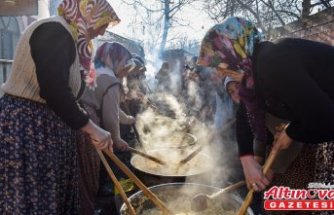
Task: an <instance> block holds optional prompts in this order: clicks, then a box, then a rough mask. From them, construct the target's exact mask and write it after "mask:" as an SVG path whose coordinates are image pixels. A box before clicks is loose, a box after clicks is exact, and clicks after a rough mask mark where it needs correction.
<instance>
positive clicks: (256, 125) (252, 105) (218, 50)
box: [197, 17, 266, 141]
mask: <svg viewBox="0 0 334 215" xmlns="http://www.w3.org/2000/svg"><path fill="white" fill-rule="evenodd" d="M261 39H262V34H261V33H260V32H259V31H258V30H257V28H256V27H255V25H254V24H253V23H251V22H250V21H248V20H245V19H243V18H240V17H230V18H228V19H226V20H225V21H224V22H223V23H221V24H218V25H215V26H214V27H212V28H211V29H210V30H209V31H208V33H207V34H206V35H205V37H204V39H203V41H202V44H201V51H200V56H199V58H198V60H197V63H198V64H200V65H203V66H209V67H215V68H217V67H218V66H219V65H220V64H223V65H224V67H225V68H226V69H231V70H234V71H237V72H241V73H244V78H243V80H242V83H241V85H240V90H239V95H240V99H241V101H242V102H243V103H244V104H245V106H246V109H247V115H248V119H249V123H250V126H251V128H252V131H253V133H254V135H255V137H256V138H257V139H259V140H261V141H265V139H266V130H265V118H264V117H265V114H264V111H263V109H262V108H261V107H260V105H259V101H258V98H257V95H256V93H255V88H254V80H253V71H252V69H253V68H252V61H251V57H252V55H253V52H254V47H255V45H256V44H257V43H258V42H259V41H261Z"/></svg>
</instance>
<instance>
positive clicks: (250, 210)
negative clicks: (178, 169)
mask: <svg viewBox="0 0 334 215" xmlns="http://www.w3.org/2000/svg"><path fill="white" fill-rule="evenodd" d="M168 186H172V187H181V188H182V187H183V186H197V187H201V188H208V189H211V190H212V191H213V192H217V191H219V190H221V189H222V188H219V187H215V186H211V185H207V184H201V183H180V182H177V183H166V184H159V185H154V186H151V187H148V189H149V190H150V191H152V190H155V189H159V188H160V187H168ZM153 193H154V192H153ZM207 194H209V193H207ZM231 194H232V195H233V198H234V199H235V200H236V201H239V202H240V206H241V204H242V202H243V199H242V198H241V197H240V196H238V195H236V194H233V193H231ZM139 195H143V196H145V194H144V193H143V191H142V190H139V191H137V192H136V193H134V194H132V195H131V196H130V197H128V200H129V202H130V203H131V201H132V200H133V199H135V198H137V197H138V196H139ZM126 207H127V206H126V204H125V203H123V204H122V206H121V208H120V210H119V211H120V214H123V213H122V211H124V210H126ZM247 214H248V215H254V212H253V210H252V209H251V208H250V207H249V208H247Z"/></svg>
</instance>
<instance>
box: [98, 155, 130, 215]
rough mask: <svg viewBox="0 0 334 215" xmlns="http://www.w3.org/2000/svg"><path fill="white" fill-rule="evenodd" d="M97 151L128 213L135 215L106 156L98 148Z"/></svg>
mask: <svg viewBox="0 0 334 215" xmlns="http://www.w3.org/2000/svg"><path fill="white" fill-rule="evenodd" d="M97 153H98V154H99V157H100V159H101V161H102V163H103V165H104V167H105V168H106V170H107V172H108V174H109V176H110V178H111V179H112V181H113V182H114V184H115V186H116V188H117V190H118V192H119V193H120V195H121V197H122V199H123V201H124V202H125V204H126V206H127V207H128V208H129V211H130V214H131V215H136V212H135V210H134V209H133V207H132V205H131V204H130V202H129V201H128V197H127V196H126V194H125V191H124V189H123V187H122V185H121V184H120V183H119V181H118V180H117V178H116V176H115V174H114V172H113V171H112V169H111V168H110V166H109V164H108V162H107V160H106V158H105V157H104V155H103V153H102V152H101V151H100V150H97Z"/></svg>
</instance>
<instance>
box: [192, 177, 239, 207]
mask: <svg viewBox="0 0 334 215" xmlns="http://www.w3.org/2000/svg"><path fill="white" fill-rule="evenodd" d="M245 184H246V182H245V181H239V182H237V183H235V184H232V185H230V186H228V187H225V188H224V189H221V190H220V191H218V192H215V193H212V194H211V195H207V194H203V193H199V194H197V195H196V196H195V197H194V198H193V199H192V201H191V209H192V210H193V211H198V212H199V211H203V210H205V209H206V208H207V207H208V205H209V204H208V202H214V201H216V200H218V199H221V197H222V196H224V195H225V194H226V193H227V192H230V191H232V190H235V189H238V188H239V187H242V186H244V185H245Z"/></svg>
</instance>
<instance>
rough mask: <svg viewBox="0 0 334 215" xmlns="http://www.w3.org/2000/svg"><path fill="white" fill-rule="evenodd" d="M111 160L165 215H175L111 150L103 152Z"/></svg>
mask: <svg viewBox="0 0 334 215" xmlns="http://www.w3.org/2000/svg"><path fill="white" fill-rule="evenodd" d="M103 151H104V152H105V153H106V154H107V155H108V156H109V157H110V159H111V160H112V161H113V162H114V163H115V164H116V165H117V166H118V167H119V168H120V169H121V170H122V171H123V172H124V173H125V174H126V175H127V176H128V177H129V178H130V179H131V180H132V181H133V182H134V183H135V184H136V185H137V187H139V189H141V190H142V191H143V194H144V195H146V196H147V198H149V199H150V200H151V201H152V202H153V204H155V205H156V206H157V207H158V208H159V209H160V210H161V211H162V212H163V214H164V215H165V214H166V215H174V214H173V212H172V211H170V210H169V209H168V208H167V207H166V205H165V204H164V203H163V202H162V201H161V200H160V199H159V198H158V197H157V196H156V195H155V194H154V193H152V192H151V191H150V190H149V189H148V188H147V187H146V186H145V185H144V184H143V182H141V181H140V180H139V179H138V178H137V176H135V174H133V172H132V171H131V170H130V169H129V168H128V167H127V166H126V165H125V164H123V163H122V161H120V160H119V159H118V158H117V157H116V156H115V155H114V154H113V153H112V152H110V151H109V149H105V150H103Z"/></svg>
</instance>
